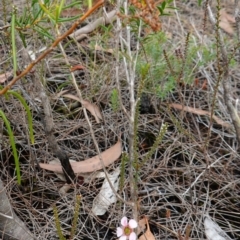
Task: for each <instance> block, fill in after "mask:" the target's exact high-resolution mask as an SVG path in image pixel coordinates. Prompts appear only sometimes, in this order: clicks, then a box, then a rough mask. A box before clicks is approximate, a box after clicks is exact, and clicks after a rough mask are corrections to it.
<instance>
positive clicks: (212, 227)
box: [204, 216, 232, 240]
mask: <svg viewBox="0 0 240 240" xmlns="http://www.w3.org/2000/svg"><path fill="white" fill-rule="evenodd" d="M204 228H205V234H206V237H207V239H208V240H232V239H231V238H230V237H228V235H227V234H226V233H225V232H224V231H223V230H222V229H221V227H220V226H218V224H217V223H215V222H213V221H212V220H211V218H210V217H209V216H206V217H205V219H204Z"/></svg>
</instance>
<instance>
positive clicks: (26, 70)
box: [0, 0, 104, 95]
mask: <svg viewBox="0 0 240 240" xmlns="http://www.w3.org/2000/svg"><path fill="white" fill-rule="evenodd" d="M103 3H104V0H99V1H98V2H97V3H96V5H94V6H93V7H92V8H91V9H89V10H88V11H87V12H86V13H85V14H84V15H83V16H82V17H81V18H80V19H78V20H77V21H76V22H75V23H74V24H73V25H72V26H71V27H70V28H69V29H68V30H67V31H66V32H65V33H64V34H62V35H61V36H59V37H58V38H57V39H56V40H55V41H54V42H53V43H52V45H51V46H50V47H49V48H48V49H47V50H46V51H45V52H44V53H42V54H41V55H40V56H39V57H38V58H37V59H36V60H34V61H33V62H31V63H30V64H29V65H28V66H27V67H26V68H25V70H24V71H22V72H21V73H20V74H19V75H18V76H16V77H15V78H14V79H13V80H12V81H11V82H10V83H9V84H8V85H7V86H6V87H4V88H3V89H2V90H1V91H0V95H2V94H4V93H6V92H7V91H8V90H9V89H10V88H11V87H12V86H13V85H14V84H15V83H16V82H17V81H18V80H19V79H21V78H22V77H24V76H25V75H26V74H27V73H29V72H30V71H31V69H32V68H33V67H34V66H35V65H36V64H37V63H38V62H40V61H41V60H42V59H44V58H45V57H46V56H47V55H48V54H49V53H50V52H51V51H52V50H53V49H54V48H55V47H56V46H57V45H58V44H59V43H60V42H61V41H62V40H63V39H65V38H66V37H67V36H68V35H70V34H71V33H72V32H73V31H74V30H75V28H76V27H77V26H78V25H79V24H80V23H81V22H82V21H84V20H85V19H86V18H87V17H89V16H90V15H91V14H92V13H93V12H94V11H95V10H97V9H98V8H99V7H101V6H102V5H103Z"/></svg>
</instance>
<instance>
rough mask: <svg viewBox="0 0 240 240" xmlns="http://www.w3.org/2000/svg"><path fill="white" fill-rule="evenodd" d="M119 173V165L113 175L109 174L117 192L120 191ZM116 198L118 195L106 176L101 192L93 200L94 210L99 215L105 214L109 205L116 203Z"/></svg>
mask: <svg viewBox="0 0 240 240" xmlns="http://www.w3.org/2000/svg"><path fill="white" fill-rule="evenodd" d="M119 174H120V169H119V167H118V168H116V169H115V171H114V172H113V173H112V174H111V175H110V174H109V180H110V181H111V183H112V185H113V187H114V189H115V191H116V192H117V191H118V183H119V177H118V176H119ZM116 200H117V198H116V195H115V194H114V193H113V191H112V188H111V187H110V185H109V183H108V180H107V178H105V180H104V182H103V185H102V188H101V190H100V192H99V194H98V195H97V196H96V197H95V198H94V200H93V207H92V212H93V213H94V214H95V215H97V216H99V215H103V214H105V212H106V211H107V210H108V207H109V206H110V205H111V204H112V203H115V202H116Z"/></svg>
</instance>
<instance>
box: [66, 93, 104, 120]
mask: <svg viewBox="0 0 240 240" xmlns="http://www.w3.org/2000/svg"><path fill="white" fill-rule="evenodd" d="M63 97H66V98H70V99H73V100H76V101H78V102H80V103H81V104H82V105H83V106H84V107H85V108H86V109H87V110H88V111H89V112H90V113H91V114H92V115H93V116H94V117H95V120H96V122H97V123H100V120H102V114H101V111H100V109H99V107H98V106H97V105H96V104H94V103H90V102H89V101H87V100H80V99H79V98H78V97H76V96H74V95H72V94H65V95H63Z"/></svg>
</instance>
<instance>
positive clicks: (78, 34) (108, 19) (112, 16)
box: [69, 10, 117, 41]
mask: <svg viewBox="0 0 240 240" xmlns="http://www.w3.org/2000/svg"><path fill="white" fill-rule="evenodd" d="M116 13H117V11H116V10H113V11H111V12H109V13H108V14H106V16H104V17H100V18H98V19H97V20H95V21H94V22H91V23H89V24H88V25H86V26H84V27H82V28H80V29H78V30H77V31H75V32H74V33H72V34H70V35H69V37H71V38H75V39H76V40H77V41H79V40H81V39H83V38H84V37H85V34H87V33H90V32H92V31H94V30H95V29H96V28H97V27H98V26H100V25H102V24H109V23H112V22H113V21H115V20H116V19H117V14H116Z"/></svg>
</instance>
